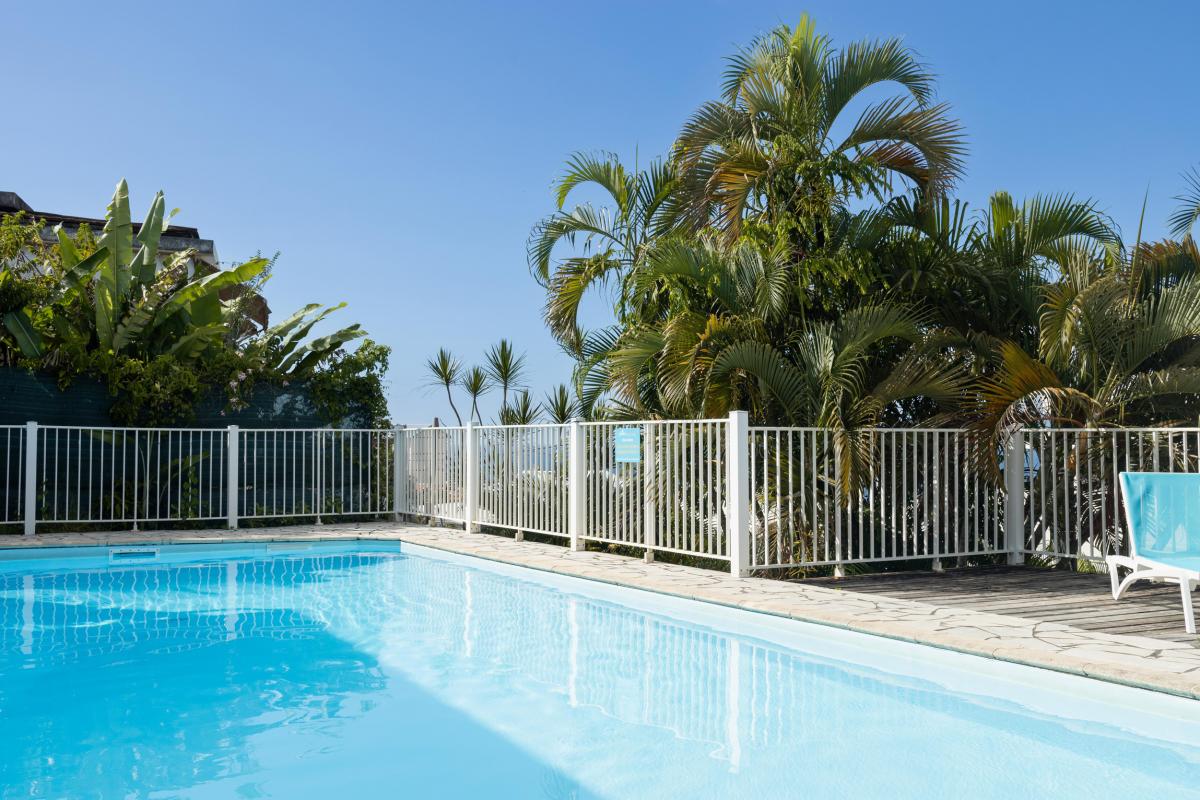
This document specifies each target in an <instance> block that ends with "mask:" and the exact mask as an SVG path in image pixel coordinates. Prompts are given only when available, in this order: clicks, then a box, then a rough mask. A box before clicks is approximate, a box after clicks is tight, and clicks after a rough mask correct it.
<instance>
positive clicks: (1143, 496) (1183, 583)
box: [1105, 472, 1200, 633]
mask: <svg viewBox="0 0 1200 800" xmlns="http://www.w3.org/2000/svg"><path fill="white" fill-rule="evenodd" d="M1121 494H1122V495H1124V497H1125V520H1126V522H1128V523H1129V555H1128V556H1109V557H1108V558H1107V559H1105V560H1106V561H1107V562H1108V575H1109V577H1110V578H1111V579H1112V594H1113V599H1114V600H1120V599H1121V595H1123V594H1124V593H1125V590H1126V589H1128V588H1129V587H1130V586H1131V585H1132V584H1134V583H1136V582H1137V581H1141V580H1158V581H1164V582H1167V583H1178V584H1179V592H1180V594H1181V595H1182V597H1183V621H1184V627H1185V628H1186V629H1187V632H1188V633H1195V632H1196V615H1195V612H1194V611H1193V610H1192V590H1193V589H1195V588H1196V586H1197V585H1200V475H1194V474H1185V473H1181V472H1175V473H1165V472H1122V473H1121ZM1118 567H1125V568H1127V569H1129V570H1132V571H1131V572H1130V573H1129V575H1127V576H1126V577H1125V580H1122V581H1119V582H1118V575H1117V568H1118Z"/></svg>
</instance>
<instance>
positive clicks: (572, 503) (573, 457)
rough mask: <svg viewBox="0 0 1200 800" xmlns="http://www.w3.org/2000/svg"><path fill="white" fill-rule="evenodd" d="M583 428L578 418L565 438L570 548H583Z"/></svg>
mask: <svg viewBox="0 0 1200 800" xmlns="http://www.w3.org/2000/svg"><path fill="white" fill-rule="evenodd" d="M583 435H584V430H583V426H582V425H581V424H580V423H579V420H577V419H573V420H571V423H570V432H569V434H568V439H567V535H568V536H570V538H571V549H572V550H582V549H583V533H584V531H583V526H584V524H585V523H584V520H585V516H584V515H585V514H586V513H587V462H586V459H585V456H586V455H587V451H586V450H585V442H584V440H583Z"/></svg>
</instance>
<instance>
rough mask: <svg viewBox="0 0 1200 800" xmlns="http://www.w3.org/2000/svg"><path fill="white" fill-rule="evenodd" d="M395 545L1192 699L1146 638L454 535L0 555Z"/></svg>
mask: <svg viewBox="0 0 1200 800" xmlns="http://www.w3.org/2000/svg"><path fill="white" fill-rule="evenodd" d="M363 540H365V541H400V542H408V543H411V544H418V545H423V546H425V547H431V548H435V549H438V550H443V551H448V552H452V553H460V554H463V555H469V556H474V557H476V558H484V559H488V560H491V561H497V562H501V563H505V564H514V565H518V566H523V567H530V568H533V569H539V570H545V571H547V572H553V573H558V574H562V575H570V576H574V577H578V578H587V579H590V580H595V581H601V582H604V583H611V584H616V585H620V586H628V587H632V588H636V589H644V590H649V591H653V592H658V593H661V594H665V595H671V596H675V597H683V598H687V599H690V600H699V601H703V602H707V603H716V604H720V605H724V606H731V607H735V608H742V609H747V610H750V611H757V612H760V613H765V614H772V615H775V616H780V617H789V618H792V619H796V620H801V621H804V622H811V623H816V624H820V625H828V626H832V627H836V628H843V629H846V630H852V631H857V632H860V633H869V634H873V635H876V636H883V637H887V638H889V639H896V640H900V641H906V642H914V643H917V644H923V645H929V646H932V647H939V648H943V649H946V650H953V651H957V652H961V653H967V654H970V655H977V656H985V657H988V658H994V659H999V660H1002V661H1009V662H1013V663H1018V664H1025V665H1027V666H1031V667H1039V668H1042V669H1049V670H1055V671H1058V672H1064V673H1068V674H1073V675H1082V676H1086V677H1089V678H1095V679H1098V680H1103V681H1109V682H1112V683H1117V684H1122V685H1125V686H1134V687H1137V688H1142V689H1150V690H1153V691H1159V692H1166V693H1168V694H1173V695H1178V696H1182V697H1188V698H1192V699H1200V648H1197V647H1194V646H1193V645H1191V644H1189V643H1187V642H1172V641H1164V640H1159V639H1151V638H1148V637H1143V636H1121V635H1115V634H1106V633H1100V632H1096V631H1087V630H1083V629H1081V628H1075V627H1072V626H1070V625H1063V624H1061V623H1056V622H1042V621H1038V620H1032V619H1025V618H1022V617H1011V616H1005V615H1000V614H989V613H985V612H980V611H972V610H970V609H964V608H949V607H945V606H937V605H931V604H928V603H920V602H915V601H912V600H903V599H898V598H890V597H884V596H880V595H878V594H863V593H859V592H853V591H847V590H843V589H839V588H836V587H831V586H829V585H821V586H816V585H812V584H804V583H792V582H785V581H780V580H772V579H768V578H735V577H733V576H731V575H729V574H726V573H722V572H717V571H715V570H708V569H700V568H697V567H685V566H680V565H676V564H666V563H662V562H651V563H646V562H645V561H643V560H642V559H640V558H629V557H626V556H619V555H613V554H610V553H600V552H591V551H585V552H575V551H571V550H569V549H567V548H565V547H561V546H558V545H552V544H542V543H539V542H530V541H515V540H513V539H510V538H506V537H503V536H493V535H487V534H468V533H465V532H463V531H462V530H453V529H449V528H435V527H426V526H422V525H412V524H405V523H392V522H359V523H347V524H336V525H295V526H287V527H277V528H254V529H243V530H236V531H222V530H201V531H138V532H128V533H45V534H38V535H36V536H32V537H23V536H4V537H0V550H8V551H9V552H10V553H11V552H12V551H14V550H20V549H24V548H31V547H33V548H42V547H80V546H89V545H91V546H114V545H116V546H120V545H155V544H191V543H205V542H208V543H215V542H227V543H232V542H305V541H363Z"/></svg>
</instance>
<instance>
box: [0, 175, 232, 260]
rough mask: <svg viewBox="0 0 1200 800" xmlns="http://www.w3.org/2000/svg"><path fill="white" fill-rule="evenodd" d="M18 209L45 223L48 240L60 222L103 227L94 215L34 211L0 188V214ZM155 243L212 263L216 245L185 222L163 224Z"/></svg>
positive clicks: (137, 225)
mask: <svg viewBox="0 0 1200 800" xmlns="http://www.w3.org/2000/svg"><path fill="white" fill-rule="evenodd" d="M19 211H24V212H25V213H26V214H28V215H29V216H30V217H33V218H34V219H40V220H42V221H44V222H45V223H46V228H45V229H44V230H43V231H42V236H43V238H45V239H47V240H48V241H50V240H52V239H53V238H54V235H53V233H52V232H51V230H50V229H51V228H53V227H54V226H55V225H58V224H60V223H61V224H62V226H63V227H64V228H66V229H68V230H72V229H78V228H79V226H80V225H83V224H85V223H86V224H87V226H88V227H90V228H92V229H93V230H95V231H96V232H97V233H99V231H100V230H101V229H102V228H103V227H104V220H103V219H98V218H96V217H77V216H74V215H71V214H56V213H54V212H51V211H34V210H33V208H31V207H30V205H29V204H28V203H26V202H25V201H24V200H22V199H21V196H20V195H19V194H17V193H16V192H6V191H0V216H3V215H5V214H15V213H17V212H19ZM141 227H142V226H141V223H138V222H135V223H133V232H134V235H136V234H137V232H138V231H139V230H140V229H141ZM158 247H159V250H162V251H163V252H168V253H177V252H179V251H181V250H188V249H191V250H195V251H196V253H197V254H198V255H199V256H200V257H201V259H202V260H204V261H208V262H210V263H214V264H215V263H216V249H215V248H214V246H213V240H212V239H201V238H200V231H199V230H197V229H196V228H190V227H188V226H186V225H171V227H169V228H167V231H166V233H164V234H163V236H162V238H161V239H160V240H159V243H158Z"/></svg>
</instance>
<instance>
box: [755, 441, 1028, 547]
mask: <svg viewBox="0 0 1200 800" xmlns="http://www.w3.org/2000/svg"><path fill="white" fill-rule="evenodd" d="M749 435H750V454H749V470H750V483H751V498H752V509H751V528H750V564H751V566H752V567H754V568H756V569H778V568H791V567H805V566H817V565H836V564H851V563H865V562H882V561H897V560H903V559H942V558H948V557H951V558H952V557H965V556H978V555H985V554H994V553H1003V552H1005V551H1006V542H1005V535H1004V522H1003V503H1002V497H1001V493H1000V492H999V490H998V489H997V488H996V487H995V486H994V485H993V484H992V482H990V481H987V480H985V479H983V477H981V475H980V474H979V471H978V470H976V469H973V468H972V467H971V447H970V444H971V443H970V441H969V439H968V436H967V434H966V432H965V431H961V430H948V429H921V428H918V429H875V430H869V431H863V432H861V433H856V434H853V435H852V438H851V440H850V441H849V442H847V443H846V447H845V448H843V450H846V451H847V452H840V451H839V449H838V448H837V447H836V440H835V438H834V435H833V433H832V432H831V431H829V430H826V429H820V428H766V427H764V428H751V429H750V434H749ZM851 451H852V452H851Z"/></svg>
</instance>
